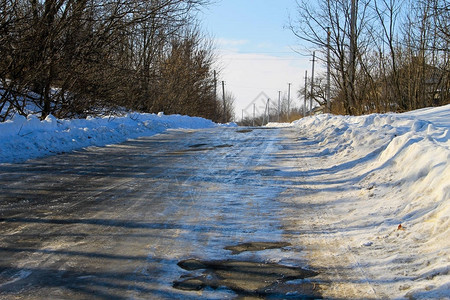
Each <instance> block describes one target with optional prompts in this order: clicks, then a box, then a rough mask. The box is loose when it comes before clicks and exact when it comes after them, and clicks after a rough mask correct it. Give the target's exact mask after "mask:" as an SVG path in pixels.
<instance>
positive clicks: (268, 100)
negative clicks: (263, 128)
mask: <svg viewBox="0 0 450 300" xmlns="http://www.w3.org/2000/svg"><path fill="white" fill-rule="evenodd" d="M269 105H270V99H267V123H269V122H270V107H269Z"/></svg>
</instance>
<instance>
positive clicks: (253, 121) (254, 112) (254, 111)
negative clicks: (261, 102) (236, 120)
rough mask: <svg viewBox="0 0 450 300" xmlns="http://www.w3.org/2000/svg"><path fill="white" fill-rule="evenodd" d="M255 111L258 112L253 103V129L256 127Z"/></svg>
mask: <svg viewBox="0 0 450 300" xmlns="http://www.w3.org/2000/svg"><path fill="white" fill-rule="evenodd" d="M255 110H256V104H255V103H253V123H252V124H253V127H255Z"/></svg>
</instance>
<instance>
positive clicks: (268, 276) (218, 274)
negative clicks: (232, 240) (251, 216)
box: [173, 242, 321, 299]
mask: <svg viewBox="0 0 450 300" xmlns="http://www.w3.org/2000/svg"><path fill="white" fill-rule="evenodd" d="M287 246H290V244H289V243H283V242H252V243H244V244H239V245H236V246H227V247H225V249H227V250H231V251H233V254H239V253H242V252H244V251H262V250H267V249H278V248H283V247H287ZM178 266H179V267H180V268H182V269H184V270H187V271H193V272H192V273H191V274H186V275H183V276H181V277H180V279H179V280H178V281H174V282H173V287H174V288H176V289H179V290H185V291H200V290H203V289H205V288H207V287H209V288H212V289H218V288H223V287H226V288H228V289H230V290H232V291H234V292H235V293H236V294H237V296H238V297H242V296H243V297H254V298H256V299H258V298H275V299H320V298H321V296H320V293H319V291H318V290H317V288H316V286H315V284H314V283H312V282H310V281H309V280H308V279H307V278H309V277H314V276H316V275H318V273H317V272H315V271H312V270H308V269H304V268H301V267H293V266H285V265H282V264H278V263H268V262H260V261H248V260H234V259H228V260H210V261H203V260H199V259H187V260H183V261H180V262H179V263H178ZM198 270H202V273H201V275H199V273H198Z"/></svg>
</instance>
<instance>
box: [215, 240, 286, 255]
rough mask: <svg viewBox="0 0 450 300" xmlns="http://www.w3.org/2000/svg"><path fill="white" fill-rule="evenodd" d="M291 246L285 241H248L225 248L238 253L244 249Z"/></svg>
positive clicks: (254, 249)
mask: <svg viewBox="0 0 450 300" xmlns="http://www.w3.org/2000/svg"><path fill="white" fill-rule="evenodd" d="M288 246H291V244H290V243H286V242H250V243H243V244H239V245H235V246H226V247H225V248H224V249H225V250H230V251H231V252H232V253H233V254H239V253H241V252H244V251H262V250H266V249H281V248H284V247H288Z"/></svg>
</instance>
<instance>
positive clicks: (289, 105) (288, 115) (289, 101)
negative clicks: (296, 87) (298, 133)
mask: <svg viewBox="0 0 450 300" xmlns="http://www.w3.org/2000/svg"><path fill="white" fill-rule="evenodd" d="M287 110H288V111H287V118H288V119H287V121H288V123H289V120H290V113H291V112H290V110H291V84H290V83H288V107H287Z"/></svg>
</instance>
